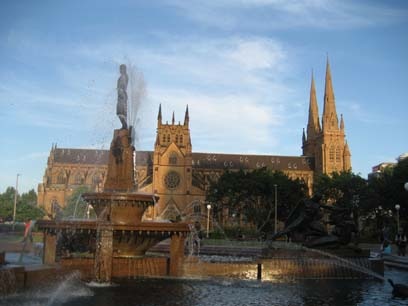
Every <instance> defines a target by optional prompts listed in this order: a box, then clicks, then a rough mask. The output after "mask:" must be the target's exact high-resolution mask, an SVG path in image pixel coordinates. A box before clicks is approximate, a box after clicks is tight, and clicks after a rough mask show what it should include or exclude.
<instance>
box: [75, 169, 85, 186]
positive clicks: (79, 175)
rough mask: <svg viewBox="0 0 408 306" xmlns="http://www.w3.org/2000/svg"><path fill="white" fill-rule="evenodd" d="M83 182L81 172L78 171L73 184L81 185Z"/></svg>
mask: <svg viewBox="0 0 408 306" xmlns="http://www.w3.org/2000/svg"><path fill="white" fill-rule="evenodd" d="M83 183H84V176H83V175H82V173H81V172H78V173H77V174H76V175H75V184H76V185H82V184H83Z"/></svg>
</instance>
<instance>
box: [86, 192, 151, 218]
mask: <svg viewBox="0 0 408 306" xmlns="http://www.w3.org/2000/svg"><path fill="white" fill-rule="evenodd" d="M82 198H83V199H84V200H85V201H86V202H88V203H89V204H90V205H92V207H93V209H94V210H95V213H96V215H97V217H98V219H99V220H104V221H109V222H111V223H112V224H123V225H124V224H130V225H135V224H139V223H141V222H142V217H143V214H144V212H145V210H146V208H148V207H149V206H152V205H154V203H155V201H157V200H158V199H159V197H158V196H155V195H153V194H149V193H140V192H133V193H132V192H129V193H128V192H97V193H95V192H93V193H84V194H83V195H82Z"/></svg>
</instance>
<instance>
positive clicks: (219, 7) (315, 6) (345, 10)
mask: <svg viewBox="0 0 408 306" xmlns="http://www.w3.org/2000/svg"><path fill="white" fill-rule="evenodd" d="M169 3H170V4H171V5H173V6H174V7H176V8H178V9H179V10H180V12H181V15H182V16H184V17H185V18H189V19H191V20H193V21H195V22H197V23H199V24H203V25H206V26H211V27H218V28H223V29H232V28H235V29H251V30H270V29H277V28H278V29H281V28H293V27H297V28H300V27H310V28H322V29H333V28H337V29H338V28H355V27H366V26H374V25H378V24H379V23H391V22H398V21H401V20H403V19H405V18H406V17H407V16H408V11H407V10H406V9H401V8H400V9H397V8H391V7H388V6H386V5H384V4H382V5H380V4H373V3H372V2H367V3H362V2H355V1H339V0H310V1H299V0H241V1H239V0H219V1H197V0H190V1H181V0H180V1H169ZM255 16H256V18H254V17H255Z"/></svg>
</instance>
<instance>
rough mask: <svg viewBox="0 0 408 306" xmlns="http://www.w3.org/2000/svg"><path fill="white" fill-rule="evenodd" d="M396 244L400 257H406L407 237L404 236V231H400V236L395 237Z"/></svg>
mask: <svg viewBox="0 0 408 306" xmlns="http://www.w3.org/2000/svg"><path fill="white" fill-rule="evenodd" d="M395 244H396V245H397V247H398V256H405V249H406V247H407V236H406V235H405V234H404V232H403V230H399V232H398V234H397V235H396V236H395Z"/></svg>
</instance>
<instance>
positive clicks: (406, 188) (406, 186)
mask: <svg viewBox="0 0 408 306" xmlns="http://www.w3.org/2000/svg"><path fill="white" fill-rule="evenodd" d="M404 188H405V190H406V191H408V182H406V183H405V184H404Z"/></svg>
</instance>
